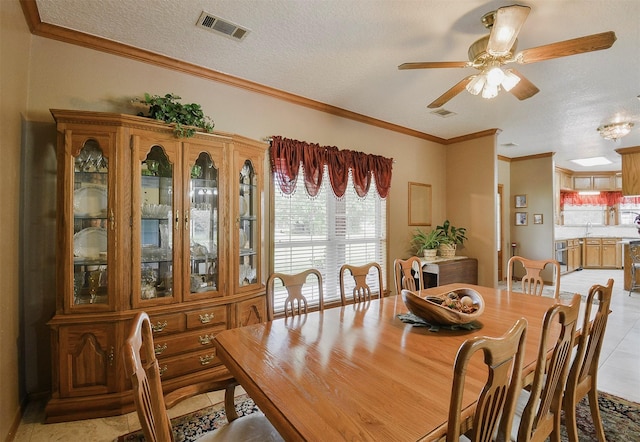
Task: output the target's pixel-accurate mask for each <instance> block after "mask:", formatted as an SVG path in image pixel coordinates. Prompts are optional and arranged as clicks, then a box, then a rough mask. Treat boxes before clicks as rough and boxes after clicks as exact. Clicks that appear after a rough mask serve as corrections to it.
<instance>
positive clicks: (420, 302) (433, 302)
mask: <svg viewBox="0 0 640 442" xmlns="http://www.w3.org/2000/svg"><path fill="white" fill-rule="evenodd" d="M450 294H455V295H456V296H457V297H458V298H459V299H462V298H463V297H465V296H468V297H469V298H471V301H472V303H473V304H472V305H473V306H475V307H477V309H476V310H475V311H474V312H473V313H464V312H462V311H460V310H455V309H452V308H449V307H446V306H444V305H441V304H439V302H444V301H445V300H446V299H447V298H449V295H450ZM452 296H453V295H452ZM402 300H403V301H404V304H405V305H406V306H407V308H408V309H409V311H410V312H411V313H413V314H414V315H416V316H418V317H420V318H422V319H424V320H425V321H427V322H428V323H429V324H438V325H460V324H468V323H470V322H473V321H475V320H476V319H478V318H479V317H480V315H482V312H484V299H483V298H482V296H481V295H480V293H478V292H477V291H475V290H473V289H471V288H459V289H455V290H449V291H446V292H444V293H442V294H440V295H435V296H428V297H427V298H421V297H420V296H418V295H417V294H416V293H413V292H411V291H409V290H402Z"/></svg>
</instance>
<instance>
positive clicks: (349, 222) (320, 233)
mask: <svg viewBox="0 0 640 442" xmlns="http://www.w3.org/2000/svg"><path fill="white" fill-rule="evenodd" d="M326 173H327V172H326V168H325V174H326ZM298 180H300V183H297V184H299V185H296V191H295V192H294V193H293V194H292V195H284V194H283V193H282V192H281V191H280V189H279V188H278V187H277V186H276V188H275V189H274V192H275V193H274V207H273V209H274V210H273V213H274V257H273V262H274V271H275V272H281V273H299V272H301V271H303V270H306V269H308V268H316V269H318V270H320V272H321V273H322V277H323V285H324V287H323V289H324V302H325V306H330V305H331V303H333V302H336V303H337V302H340V282H339V280H338V271H339V269H340V266H342V265H343V264H352V265H364V264H367V263H369V262H372V261H374V262H377V263H378V264H379V265H380V266H381V268H382V270H383V272H382V276H383V285H385V286H386V282H384V281H385V263H386V256H387V242H386V241H387V239H386V231H387V216H386V215H387V209H386V200H385V199H382V198H380V197H379V195H378V194H377V192H376V189H375V186H371V188H370V190H369V193H368V194H367V195H366V196H365V197H363V198H360V197H358V196H357V195H356V193H355V190H354V187H353V186H352V185H351V183H349V185H348V186H347V191H346V193H345V195H344V197H343V198H341V199H338V198H336V197H335V196H334V194H333V192H332V191H331V190H330V189H328V188H327V186H326V185H325V184H323V185H322V186H321V188H320V191H319V192H318V194H317V195H316V196H315V197H313V198H311V197H309V196H308V194H307V193H306V192H305V191H304V185H303V182H302V180H304V178H303V177H302V174H300V175H299V177H298ZM349 180H351V178H349ZM328 181H329V180H328V179H326V180H323V182H324V183H327V182H328ZM367 282H368V283H369V285H370V286H371V287H372V291H373V292H374V293H379V292H380V287H378V281H377V275H375V273H373V272H372V273H371V274H370V275H369V276H368V277H367ZM353 287H354V283H353V278H351V277H350V276H349V275H347V278H345V289H346V290H347V291H348V293H350V292H351V290H352V289H353ZM383 290H384V287H383ZM274 292H275V302H274V312H275V313H276V314H277V313H278V312H282V311H283V306H284V300H285V299H286V297H287V293H286V290H285V289H284V288H283V287H282V285H281V283H280V281H279V280H277V281H276V282H275V284H274ZM303 294H304V295H305V296H306V297H307V299H308V301H309V303H310V304H311V305H312V306H317V303H318V296H319V291H318V287H317V284H316V282H315V278H314V277H309V278H308V284H306V285H305V289H303Z"/></svg>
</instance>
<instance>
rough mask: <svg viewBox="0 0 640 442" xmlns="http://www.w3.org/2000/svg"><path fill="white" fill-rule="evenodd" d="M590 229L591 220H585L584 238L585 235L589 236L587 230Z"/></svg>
mask: <svg viewBox="0 0 640 442" xmlns="http://www.w3.org/2000/svg"><path fill="white" fill-rule="evenodd" d="M590 229H591V221H587V228H586V229H585V231H584V236H585V238H586V237H587V236H589V233H590V232H589V230H590Z"/></svg>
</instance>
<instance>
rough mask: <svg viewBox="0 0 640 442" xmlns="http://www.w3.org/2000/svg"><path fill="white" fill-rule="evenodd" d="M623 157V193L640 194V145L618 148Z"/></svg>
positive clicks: (617, 150)
mask: <svg viewBox="0 0 640 442" xmlns="http://www.w3.org/2000/svg"><path fill="white" fill-rule="evenodd" d="M616 152H618V153H619V154H620V156H621V157H622V194H623V195H640V146H635V147H627V148H624V149H616Z"/></svg>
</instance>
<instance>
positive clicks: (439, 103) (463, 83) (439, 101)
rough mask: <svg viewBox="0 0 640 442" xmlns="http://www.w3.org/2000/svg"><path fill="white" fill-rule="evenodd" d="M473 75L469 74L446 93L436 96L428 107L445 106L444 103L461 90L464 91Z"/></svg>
mask: <svg viewBox="0 0 640 442" xmlns="http://www.w3.org/2000/svg"><path fill="white" fill-rule="evenodd" d="M472 77H473V75H469V76H468V77H466V78H463V79H462V80H460V81H459V82H458V83H457V84H456V85H455V86H453V87H452V88H451V89H449V90H448V91H447V92H445V93H444V94H442V95H440V96H439V97H438V98H436V99H435V100H434V101H433V102H432V103H431V104H430V105H429V106H427V107H428V108H429V109H435V108H437V107H442V106H444V104H445V103H446V102H447V101H449V100H451V99H452V98H453V97H455V96H456V95H458V94H459V93H460V92H462V91H463V90H464V88H465V87H466V86H467V84H468V83H469V82H470V81H471V78H472Z"/></svg>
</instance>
